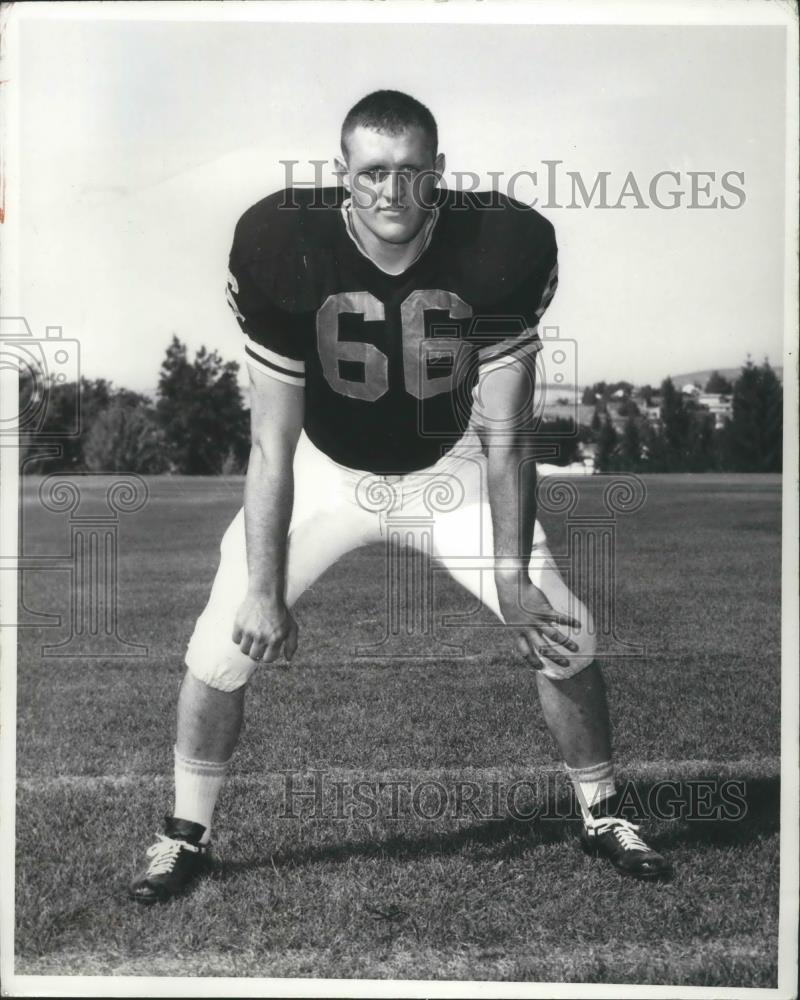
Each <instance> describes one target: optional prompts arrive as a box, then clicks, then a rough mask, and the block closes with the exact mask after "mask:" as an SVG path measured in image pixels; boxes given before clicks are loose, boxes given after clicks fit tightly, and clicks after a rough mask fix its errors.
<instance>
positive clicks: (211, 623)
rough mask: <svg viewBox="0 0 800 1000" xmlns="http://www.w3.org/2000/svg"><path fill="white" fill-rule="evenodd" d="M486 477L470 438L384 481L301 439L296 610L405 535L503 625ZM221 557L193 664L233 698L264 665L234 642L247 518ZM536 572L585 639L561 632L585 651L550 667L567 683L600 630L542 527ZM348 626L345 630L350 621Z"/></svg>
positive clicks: (589, 655)
mask: <svg viewBox="0 0 800 1000" xmlns="http://www.w3.org/2000/svg"><path fill="white" fill-rule="evenodd" d="M486 471H487V462H486V457H485V455H484V454H483V452H482V450H481V446H480V441H479V439H478V437H477V435H476V434H475V432H474V431H471V430H470V431H468V432H467V434H465V436H464V437H463V438H462V439H461V441H460V442H459V443H458V444H457V445H456V447H455V448H453V450H452V451H450V452H449V453H448V454H447V455H445V457H444V458H442V459H440V460H439V461H438V462H437V463H436V464H435V465H433V466H431V467H430V468H428V469H424V470H421V471H419V472H413V473H409V474H408V475H405V476H380V475H376V474H374V473H370V472H361V471H358V470H355V469H348V468H345V467H343V466H340V465H337V464H336V463H335V462H333V461H332V460H331V459H329V458H328V457H327V456H326V455H324V454H323V453H322V452H321V451H319V450H318V449H317V448H316V447H314V445H313V444H312V443H311V441H310V440H309V439H308V438H307V437H306V435H305V434H302V435H301V437H300V441H299V442H298V446H297V452H296V455H295V462H294V476H295V483H294V508H293V512H292V519H291V525H290V528H289V537H288V552H287V580H286V600H287V604H288V606H289V607H291V606H292V605H293V604H294V603H295V602H296V601H297V599H298V598H299V597H300V595H301V594H302V593H303V591H304V590H306V588H307V587H309V586H310V585H311V584H312V583H314V581H315V580H317V579H318V578H319V577H320V576H321V575H322V574H323V573H324V572H325V570H326V569H328V568H329V567H330V566H332V565H333V563H335V562H336V560H337V559H339V558H340V557H341V556H343V555H345V553H347V552H350V551H352V550H353V549H356V548H359V547H360V546H362V545H368V544H370V543H372V542H381V541H385V540H386V539H387V537H389V536H390V535H396V534H397V531H398V530H399V532H400V534H401V536H402V537H403V538H404V539H406V540H407V541H409V542H410V543H411V544H416V542H415V539H422V538H423V537H424V538H426V540H427V541H426V543H425V544H424V545H423V544H420V545H419V547H424V548H428V547H430V548H431V549H432V552H431V554H432V555H433V557H434V558H435V559H436V560H437V561H438V562H439V563H440V564H442V565H443V566H444V567H446V569H447V570H448V571H449V572H450V573H451V575H452V576H453V577H454V579H456V580H457V581H458V582H459V583H460V584H462V585H463V586H464V587H466V589H467V590H468V591H470V593H472V594H473V595H475V596H476V597H477V598H479V599H480V600H481V601H482V602H483V604H485V605H486V606H487V607H488V608H490V609H491V610H492V611H493V612H494V613H495V615H496V616H497V617H498V618H501V620H502V616H501V614H500V607H499V602H498V598H497V588H496V586H495V582H494V572H493V537H492V519H491V514H490V510H489V501H488V495H487V486H486V481H487V477H486ZM393 528H394V529H396V530H394V531H393ZM220 553H221V558H220V563H219V569H218V570H217V575H216V577H215V579H214V585H213V587H212V589H211V596H210V598H209V601H208V604H207V605H206V608H205V610H204V611H203V613H202V614H201V615H200V618H199V619H198V620H197V624H196V626H195V629H194V633H193V634H192V637H191V639H190V641H189V647H188V650H187V653H186V665H187V666H188V668H189V670H190V671H191V672H192V673H193V674H194V675H195V677H198V678H199V679H200V680H202V681H204V682H205V683H206V684H208V685H209V686H210V687H213V688H217V689H218V690H220V691H233V690H235V689H236V688H239V687H241V686H242V685H243V684H246V683H247V681H248V680H249V678H250V675H251V674H252V673H253V671H254V670H255V669H256V667H257V666H258V663H257V662H256V661H254V660H251V659H250V657H249V656H247V655H246V654H245V653H242V652H241V650H240V649H239V647H238V646H237V645H236V644H235V643H234V642H233V639H232V632H233V625H234V618H235V616H236V612H237V610H238V608H239V605H240V604H241V603H242V601H243V600H244V597H245V594H246V592H247V557H246V550H245V531H244V511H243V510H240V511H239V513H238V514H237V515H236V517H235V518H234V519H233V521H232V522H231V524H230V526H229V527H228V529H227V531H226V532H225V535H224V537H223V539H222V544H221V546H220ZM529 572H530V577H531V580H532V581H533V583H534V584H535V585H536V586H537V587H539V589H540V590H542V591H543V592H544V593H545V594H546V596H547V598H548V600H549V601H550V603H551V604H552V605H553V607H554V608H556V609H557V610H559V611H562V612H564V613H565V614H568V615H570V616H572V617H574V618H577V619H578V620H579V621H580V622H581V625H582V627H581V629H580V630H579V631H577V630H571V629H570V628H568V627H567V626H558V628H559V631H561V632H562V633H565V634H568V635H569V636H570V638H571V639H573V640H574V641H575V642H576V643H577V645H578V652H577V653H570V652H568V651H567V650H566V649H564V648H563V647H559V654H560V655H563V656H564V658H565V659H567V660H568V661H569V666H567V667H559V666H558V665H557V664H555V663H553V662H552V661H550V660H547V659H543V660H542V663H543V672H544V673H545V674H546V675H547V676H548V677H551V678H553V679H555V680H563V679H564V678H566V677H571V676H572V675H573V674H576V673H578V672H579V671H580V670H583V669H584V668H585V667H587V666H588V665H589V664H590V663H591V662H592V660H593V659H594V653H595V640H594V627H593V625H592V623H591V620H590V617H589V613H588V611H587V609H586V607H585V606H584V605H583V604H582V603H581V602H580V601H579V600H578V599H577V598H576V597H575V596H574V594H572V593H571V592H570V591H569V589H568V588H567V586H566V584H565V583H564V581H563V580H562V579H561V576H560V574H559V572H558V570H557V568H556V566H555V564H554V563H553V559H552V556H551V555H550V551H549V549H548V547H547V539H546V537H545V533H544V531H543V529H542V527H541V525H540V524H539V523H538V522H537V523H536V527H535V531H534V537H533V550H532V552H531V561H530V566H529ZM376 583H377V581H376ZM381 603H382V604H385V601H382V602H381ZM345 607H346V605H345ZM343 628H344V629H346V628H347V622H346V621H344V622H343ZM439 634H440V635H441V634H442V633H441V632H440V633H439ZM301 642H302V635H301ZM508 648H509V655H510V656H511V655H516V653H515V650H514V645H513V638H512V636H509V637H508Z"/></svg>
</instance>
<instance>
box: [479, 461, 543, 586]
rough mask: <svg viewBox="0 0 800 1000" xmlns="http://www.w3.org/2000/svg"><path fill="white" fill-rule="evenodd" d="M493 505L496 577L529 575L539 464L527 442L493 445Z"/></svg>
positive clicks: (490, 479)
mask: <svg viewBox="0 0 800 1000" xmlns="http://www.w3.org/2000/svg"><path fill="white" fill-rule="evenodd" d="M488 463H489V470H488V487H489V506H490V509H491V514H492V527H493V532H494V556H495V570H494V572H495V579H496V580H497V581H498V583H500V582H512V581H516V580H518V579H519V574H520V573H521V572H522V573H524V574H527V569H528V563H529V561H530V553H531V547H532V545H533V530H534V525H535V523H536V463H535V461H534V460H533V457H532V452H531V448H530V446H529V445H528V444H527V443H521V444H513V443H512V444H509V443H503V444H492V443H491V442H490V444H489V454H488Z"/></svg>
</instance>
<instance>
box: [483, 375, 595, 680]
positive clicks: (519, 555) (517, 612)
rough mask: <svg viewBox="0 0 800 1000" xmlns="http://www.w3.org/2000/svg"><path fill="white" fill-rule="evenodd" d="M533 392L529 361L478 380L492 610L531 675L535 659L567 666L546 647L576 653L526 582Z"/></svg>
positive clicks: (532, 490)
mask: <svg viewBox="0 0 800 1000" xmlns="http://www.w3.org/2000/svg"><path fill="white" fill-rule="evenodd" d="M534 387H535V374H534V368H533V359H532V358H528V359H526V360H518V361H515V362H513V363H509V364H506V365H503V366H502V367H500V368H496V369H494V370H492V371H490V372H489V373H488V374H486V375H484V376H483V382H482V386H481V400H482V406H483V427H482V428H481V430H480V433H481V437H482V439H483V441H484V444H485V446H486V449H487V454H488V466H489V470H488V486H489V506H490V508H491V513H492V528H493V533H494V556H495V563H494V566H495V568H494V576H495V583H496V585H497V593H498V597H499V600H500V610H501V611H502V612H503V617H504V619H505V621H506V623H507V624H509V625H513V626H515V627H517V628H518V629H519V631H518V634H517V647H518V649H519V650H520V652H521V653H522V654H523V656H525V657H526V658H527V659H528V660H530V661H531V662H532V663H533V664H534V666H538V667H540V666H541V662H540V660H539V657H538V656H537V652H538V653H539V654H541V655H544V656H547V657H548V659H551V660H554V661H555V662H556V663H559V664H561V665H562V666H567V661H566V660H565V659H564V658H563V656H560V654H559V651H558V650H557V649H556V648H554V647H553V646H552V645H551V643H556V644H560V645H563V646H565V647H566V648H567V649H570V650H572V651H574V650H576V649H577V646H576V645H575V643H574V642H572V641H571V640H569V639H568V638H567V637H566V636H564V635H563V634H562V633H561V632H560V631H558V629H556V628H554V626H555V625H556V624H560V625H572V626H576V625H577V624H578V623H577V622H575V620H574V619H572V618H570V617H569V616H567V615H563V614H560V613H558V612H556V611H555V610H554V609H553V608H552V606H551V605H550V602H549V601H548V600H547V598H546V597H545V595H544V594H543V593H542V591H541V590H539V588H538V587H535V586H534V585H533V583H532V582H531V580H530V577H529V574H528V563H529V561H530V555H531V547H532V544H533V531H534V525H535V522H536V462H535V461H534V454H535V452H534V447H533V446H534V437H533V433H532V431H533V398H532V393H533V391H534ZM545 640H549V641H545Z"/></svg>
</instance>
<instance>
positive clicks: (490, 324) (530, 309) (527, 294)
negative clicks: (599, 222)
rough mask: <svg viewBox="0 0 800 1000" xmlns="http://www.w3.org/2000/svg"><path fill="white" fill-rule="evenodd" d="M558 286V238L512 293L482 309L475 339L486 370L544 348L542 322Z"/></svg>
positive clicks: (479, 358)
mask: <svg viewBox="0 0 800 1000" xmlns="http://www.w3.org/2000/svg"><path fill="white" fill-rule="evenodd" d="M557 286H558V258H557V249H556V245H555V240H553V243H552V247H548V248H547V250H546V251H545V252H543V253H542V255H541V256H540V258H539V261H538V263H537V266H536V268H535V269H534V270H533V272H532V273H531V274H530V275H529V277H528V278H527V279H526V280H525V281H524V282H523V283H522V284H521V285H520V286H519V287H518V288H517V289H515V290H514V292H512V293H511V295H508V296H506V297H505V298H504V299H502V300H501V301H499V302H498V303H497V304H496V305H494V306H492V308H491V309H485V310H481V314H480V316H478V317H477V319H476V322H475V327H474V329H475V339H476V340H477V345H478V360H479V364H480V371H481V372H482V373H484V372H486V371H491V370H492V369H493V368H496V367H499V366H500V365H502V364H505V363H507V362H508V361H512V360H517V359H520V358H525V357H533V356H535V355H536V354H537V353H538V351H540V350H541V349H542V342H541V340H540V339H539V331H538V326H539V321H540V320H541V318H542V316H543V315H544V313H545V310H546V309H547V307H548V306H549V305H550V302H551V301H552V299H553V296H554V295H555V292H556V288H557Z"/></svg>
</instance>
